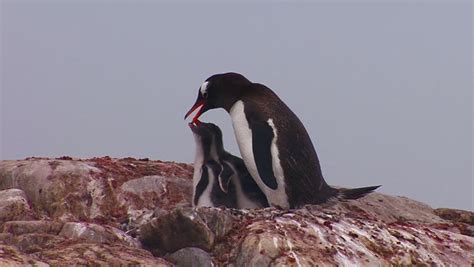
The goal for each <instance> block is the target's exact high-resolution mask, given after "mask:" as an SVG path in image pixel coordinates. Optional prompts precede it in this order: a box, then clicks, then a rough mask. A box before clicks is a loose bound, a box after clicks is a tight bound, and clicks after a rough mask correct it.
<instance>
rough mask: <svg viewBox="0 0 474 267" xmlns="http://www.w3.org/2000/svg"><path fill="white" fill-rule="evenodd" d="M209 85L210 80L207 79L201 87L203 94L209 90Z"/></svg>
mask: <svg viewBox="0 0 474 267" xmlns="http://www.w3.org/2000/svg"><path fill="white" fill-rule="evenodd" d="M208 85H209V82H208V81H205V82H204V83H203V84H202V85H201V87H200V88H199V90H200V91H201V95H204V93H206V92H207V86H208Z"/></svg>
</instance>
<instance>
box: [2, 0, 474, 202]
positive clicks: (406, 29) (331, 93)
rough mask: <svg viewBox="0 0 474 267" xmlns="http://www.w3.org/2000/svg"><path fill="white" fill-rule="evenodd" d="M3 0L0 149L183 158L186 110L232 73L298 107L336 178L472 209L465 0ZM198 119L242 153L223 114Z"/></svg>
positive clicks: (23, 153)
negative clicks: (209, 85) (205, 85)
mask: <svg viewBox="0 0 474 267" xmlns="http://www.w3.org/2000/svg"><path fill="white" fill-rule="evenodd" d="M1 3H2V4H1V8H2V10H1V67H2V70H1V74H2V77H1V92H2V94H1V101H2V102H1V113H0V117H1V127H2V128H1V131H0V132H1V135H2V136H1V153H0V158H1V159H22V158H25V157H29V156H47V157H59V156H63V155H68V156H72V157H81V158H88V157H95V156H105V155H110V156H112V157H127V156H131V157H137V158H145V157H148V158H151V159H160V160H171V161H179V162H192V161H193V157H194V140H193V138H192V134H191V131H190V130H189V129H188V127H187V124H186V122H185V121H184V120H183V116H184V113H185V112H186V111H187V110H188V109H189V107H190V106H191V105H192V104H193V103H194V100H195V97H196V94H197V90H198V88H199V86H200V85H201V83H202V82H203V81H204V80H205V79H206V78H207V77H208V76H210V75H212V74H214V73H221V72H227V71H236V72H240V73H242V74H244V75H245V76H246V77H247V78H249V79H250V80H252V81H254V82H260V83H264V84H266V85H267V86H269V87H270V88H272V89H273V90H274V91H275V92H276V93H277V94H278V95H279V96H280V97H281V98H282V99H283V100H284V101H285V102H286V103H287V104H288V105H289V106H290V107H291V108H292V109H293V111H294V112H295V113H296V114H297V115H298V116H299V118H300V119H301V120H302V121H303V123H304V124H305V126H306V128H307V130H308V132H309V134H310V136H311V138H312V140H313V143H314V144H315V146H316V150H317V152H318V155H319V158H320V161H321V164H322V168H323V173H324V175H325V178H326V180H327V181H328V182H329V183H330V184H334V185H339V186H347V187H350V186H352V187H359V186H368V185H377V184H382V185H383V186H382V188H380V190H379V191H380V192H383V193H388V194H392V195H403V196H408V197H410V198H414V199H417V200H420V201H423V202H426V203H428V204H430V205H432V206H433V207H454V208H463V209H470V210H472V209H473V206H474V204H473V191H474V188H473V170H472V165H473V161H472V150H473V143H472V135H473V128H472V120H473V118H472V117H473V114H472V103H473V98H472V89H473V84H472V74H473V73H472V60H473V57H472V45H473V44H472V34H473V33H472V5H471V3H470V2H469V1H466V2H464V3H462V2H457V3H453V1H446V2H444V3H443V2H438V3H428V1H427V2H425V3H423V2H417V3H415V2H412V3H410V2H409V1H403V2H401V1H400V2H397V1H393V2H390V3H387V2H386V3H379V4H377V3H363V2H352V3H347V2H346V3H343V2H338V3H324V2H313V3H308V2H306V3H298V4H293V3H289V2H287V3H284V2H280V3H277V4H271V3H269V2H261V3H258V4H254V3H253V4H252V3H249V2H247V3H239V2H231V3H218V2H217V1H216V2H203V3H186V2H181V3H172V2H168V3H167V2H161V1H146V2H140V3H135V2H132V1H130V2H125V1H121V3H119V2H115V1H74V2H71V1H70V2H69V3H60V2H59V1H51V2H46V1H34V2H27V1H5V0H3V1H1ZM201 118H202V120H203V121H212V122H214V123H216V124H218V125H219V126H220V127H221V128H222V129H223V132H224V136H225V146H226V147H227V149H228V150H230V151H231V152H233V153H235V154H237V155H239V152H238V148H237V145H236V142H235V138H234V134H233V130H232V127H231V122H230V117H229V116H228V115H227V114H226V113H225V112H224V111H223V110H213V111H210V112H208V113H206V114H205V115H204V116H203V117H201Z"/></svg>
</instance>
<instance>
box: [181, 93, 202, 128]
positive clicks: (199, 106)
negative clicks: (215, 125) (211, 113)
mask: <svg viewBox="0 0 474 267" xmlns="http://www.w3.org/2000/svg"><path fill="white" fill-rule="evenodd" d="M205 104H206V102H205V101H204V99H203V98H200V97H198V99H197V100H196V103H194V106H192V107H191V109H190V110H189V111H188V112H187V113H186V115H185V116H184V119H186V118H187V117H189V115H191V113H193V112H194V111H195V110H197V113H196V115H194V117H193V120H192V121H191V122H192V123H196V122H197V123H196V124H198V123H199V120H198V119H199V116H201V114H202V112H203V111H204V107H205Z"/></svg>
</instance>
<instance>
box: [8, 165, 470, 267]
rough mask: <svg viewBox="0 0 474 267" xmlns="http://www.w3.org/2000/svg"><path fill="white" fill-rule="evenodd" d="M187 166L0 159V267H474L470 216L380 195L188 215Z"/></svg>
mask: <svg viewBox="0 0 474 267" xmlns="http://www.w3.org/2000/svg"><path fill="white" fill-rule="evenodd" d="M191 176H192V166H190V165H188V164H182V163H173V162H162V161H151V160H148V159H132V158H126V159H111V158H108V157H103V158H94V159H90V160H79V159H71V158H68V157H63V158H59V159H46V158H30V159H26V160H20V161H1V162H0V265H8V266H26V265H35V266H48V265H53V266H56V265H64V264H67V265H85V264H89V265H142V266H170V265H173V264H177V265H178V266H193V265H194V266H208V265H210V264H211V263H212V264H215V265H218V266H223V265H228V264H232V265H237V266H253V265H257V266H261V265H263V266H269V265H271V266H282V265H290V266H298V265H299V266H309V265H311V266H314V265H320V266H333V265H342V266H347V265H372V266H373V265H376V266H379V265H452V266H469V265H471V264H473V263H474V237H473V227H474V220H473V217H474V216H473V213H472V212H470V211H459V210H452V209H436V210H433V209H432V208H431V207H429V206H428V205H426V204H423V203H420V202H417V201H414V200H411V199H408V198H405V197H393V196H387V195H383V194H379V193H373V194H370V195H369V196H367V197H365V198H363V199H360V200H357V201H350V202H342V203H341V202H334V203H328V204H325V205H321V206H314V205H308V206H305V207H303V208H301V209H296V210H290V211H282V210H277V209H274V208H267V209H261V210H235V209H225V208H198V209H193V208H191V207H190V200H191V195H192V188H191V184H192V182H191Z"/></svg>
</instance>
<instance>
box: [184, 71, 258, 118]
mask: <svg viewBox="0 0 474 267" xmlns="http://www.w3.org/2000/svg"><path fill="white" fill-rule="evenodd" d="M250 84H251V82H250V81H249V80H247V78H245V77H244V76H243V75H241V74H238V73H235V72H228V73H222V74H215V75H212V76H211V77H209V78H207V79H206V81H205V82H204V83H203V84H202V85H201V86H200V87H199V90H198V96H197V99H196V102H195V103H194V105H193V106H192V107H191V109H190V110H189V111H188V112H187V113H186V115H185V116H184V119H186V118H187V117H188V116H189V115H190V114H191V113H193V112H194V111H195V110H198V111H197V113H196V115H195V116H194V118H193V120H192V122H196V121H198V119H199V116H201V115H202V114H203V113H204V112H206V111H208V110H210V109H215V108H223V109H225V110H227V111H229V110H230V108H231V107H232V105H234V103H235V102H237V101H238V100H239V99H240V97H241V95H242V93H243V91H245V89H246V88H247V87H248V85H250Z"/></svg>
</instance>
